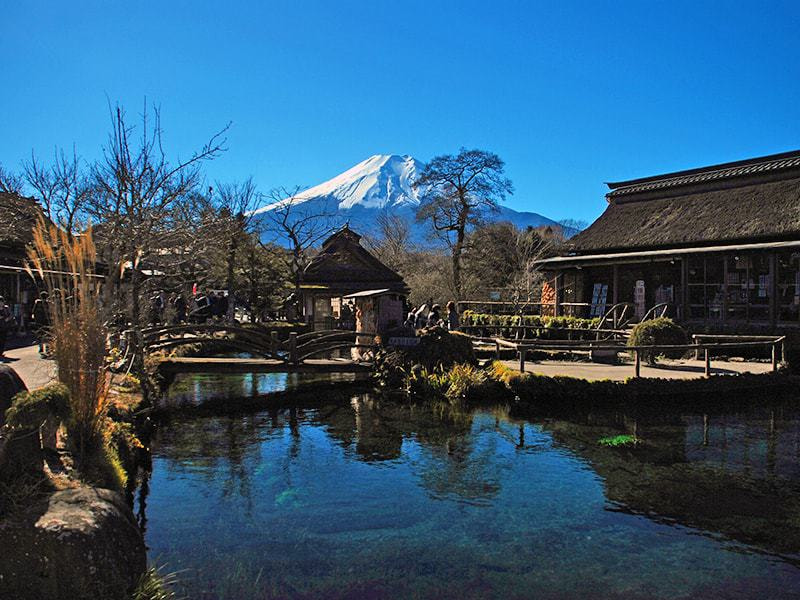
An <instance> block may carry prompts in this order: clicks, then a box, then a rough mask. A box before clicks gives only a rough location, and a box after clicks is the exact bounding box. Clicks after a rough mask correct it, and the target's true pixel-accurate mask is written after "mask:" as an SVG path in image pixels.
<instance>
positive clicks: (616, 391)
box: [490, 363, 800, 409]
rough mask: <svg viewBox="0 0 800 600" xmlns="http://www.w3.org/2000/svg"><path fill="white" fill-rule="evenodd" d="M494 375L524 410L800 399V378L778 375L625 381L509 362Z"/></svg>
mask: <svg viewBox="0 0 800 600" xmlns="http://www.w3.org/2000/svg"><path fill="white" fill-rule="evenodd" d="M490 376H491V377H492V378H493V379H495V380H497V381H499V382H501V383H503V384H504V386H505V388H506V390H507V392H508V395H509V396H510V398H509V399H510V400H511V401H512V402H513V405H514V406H515V407H517V408H519V409H525V408H535V407H539V406H542V407H545V406H546V407H553V406H555V405H559V408H562V409H563V408H569V407H576V408H578V407H586V406H592V407H596V408H602V407H604V406H607V407H608V408H618V407H620V406H626V407H635V406H654V405H655V406H658V407H660V408H686V407H687V406H698V405H704V406H709V405H710V406H730V405H731V404H733V403H737V404H747V405H751V406H752V405H754V404H755V403H758V402H764V398H765V394H774V395H775V396H777V397H781V398H789V397H795V398H798V397H800V376H798V375H794V374H792V373H789V372H787V371H785V370H784V371H778V372H777V373H763V374H750V373H743V374H738V375H712V376H711V377H707V378H697V379H659V378H630V379H626V380H624V381H613V380H595V381H590V380H586V379H579V378H575V377H568V376H549V375H537V374H535V373H520V372H519V371H515V370H513V369H510V368H508V367H505V366H504V365H498V364H497V363H495V365H492V367H491V368H490Z"/></svg>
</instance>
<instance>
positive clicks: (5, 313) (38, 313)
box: [0, 291, 50, 357]
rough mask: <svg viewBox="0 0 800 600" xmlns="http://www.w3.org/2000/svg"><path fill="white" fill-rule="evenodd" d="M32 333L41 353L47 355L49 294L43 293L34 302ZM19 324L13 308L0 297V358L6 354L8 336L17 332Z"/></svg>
mask: <svg viewBox="0 0 800 600" xmlns="http://www.w3.org/2000/svg"><path fill="white" fill-rule="evenodd" d="M28 322H29V324H30V326H31V331H33V335H34V336H35V337H36V340H37V342H38V343H39V352H40V353H41V354H46V352H47V350H48V348H47V332H48V329H49V328H50V298H49V296H48V294H47V292H44V291H43V292H41V293H40V294H39V297H38V298H36V300H35V301H34V302H33V307H32V309H31V313H30V315H29V321H28ZM18 327H19V324H18V323H17V319H16V318H15V317H14V312H13V311H12V310H11V307H10V306H9V305H8V304H6V300H5V298H4V297H3V296H0V357H2V356H3V355H4V353H5V349H6V343H7V341H8V336H9V335H10V334H12V333H14V331H16V330H17V328H18Z"/></svg>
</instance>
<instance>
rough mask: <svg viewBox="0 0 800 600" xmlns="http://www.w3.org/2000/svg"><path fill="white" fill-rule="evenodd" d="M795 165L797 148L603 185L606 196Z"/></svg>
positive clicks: (799, 153)
mask: <svg viewBox="0 0 800 600" xmlns="http://www.w3.org/2000/svg"><path fill="white" fill-rule="evenodd" d="M797 167H800V150H798V151H793V152H784V153H782V154H774V155H771V156H764V157H760V158H754V159H748V160H745V161H737V162H732V163H723V164H720V165H712V166H709V167H702V168H699V169H690V170H686V171H676V172H674V173H667V174H664V175H656V176H653V177H645V178H640V179H631V180H629V181H623V182H618V183H606V185H608V187H609V188H611V191H610V192H608V193H607V194H606V197H608V198H612V197H617V196H622V195H627V194H633V193H637V192H645V191H651V190H658V189H663V188H669V187H675V186H682V185H690V184H693V183H699V182H704V181H714V180H719V179H725V178H729V177H742V176H746V175H754V174H758V173H764V172H770V171H780V170H783V169H791V168H797Z"/></svg>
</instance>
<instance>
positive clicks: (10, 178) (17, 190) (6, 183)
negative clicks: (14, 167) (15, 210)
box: [0, 165, 25, 196]
mask: <svg viewBox="0 0 800 600" xmlns="http://www.w3.org/2000/svg"><path fill="white" fill-rule="evenodd" d="M24 186H25V180H24V178H23V177H22V176H20V175H18V174H17V173H13V172H11V171H9V170H8V169H6V168H5V167H3V165H0V192H2V193H5V194H16V195H18V196H21V195H22V188H23V187H24Z"/></svg>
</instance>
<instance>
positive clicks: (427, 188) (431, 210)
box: [414, 148, 513, 301]
mask: <svg viewBox="0 0 800 600" xmlns="http://www.w3.org/2000/svg"><path fill="white" fill-rule="evenodd" d="M504 166H505V165H504V163H503V161H502V160H501V159H500V157H499V156H497V155H496V154H493V153H491V152H486V151H484V150H467V149H466V148H462V149H461V150H460V151H459V153H458V155H456V156H452V155H449V154H445V155H442V156H436V157H434V158H433V159H431V161H430V162H429V163H428V164H427V165H425V168H424V169H423V170H422V173H420V175H419V178H418V179H417V181H416V182H415V184H414V186H415V188H417V189H418V190H420V192H421V196H422V201H421V202H420V206H419V210H418V211H417V220H419V221H429V222H430V223H431V226H432V227H433V230H434V231H435V232H436V233H437V234H438V235H439V237H440V238H442V239H443V240H444V241H446V242H447V244H448V245H449V246H450V250H451V253H452V270H453V289H454V290H455V294H456V301H458V300H460V299H461V296H462V291H463V284H462V277H461V258H462V254H463V252H464V243H465V238H466V233H467V227H468V226H469V225H474V224H475V223H476V222H478V221H479V220H480V219H481V217H482V213H484V212H486V211H491V210H497V206H498V203H499V202H501V201H503V200H505V197H506V195H507V194H512V193H513V186H512V185H511V181H510V180H509V179H507V178H506V177H505V176H504V175H503V172H504Z"/></svg>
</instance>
